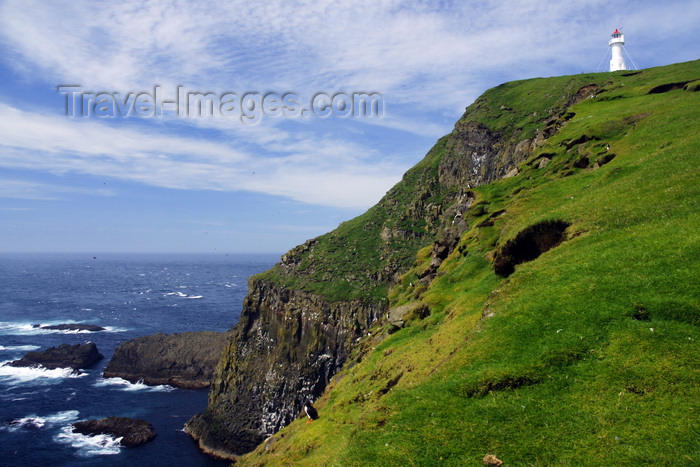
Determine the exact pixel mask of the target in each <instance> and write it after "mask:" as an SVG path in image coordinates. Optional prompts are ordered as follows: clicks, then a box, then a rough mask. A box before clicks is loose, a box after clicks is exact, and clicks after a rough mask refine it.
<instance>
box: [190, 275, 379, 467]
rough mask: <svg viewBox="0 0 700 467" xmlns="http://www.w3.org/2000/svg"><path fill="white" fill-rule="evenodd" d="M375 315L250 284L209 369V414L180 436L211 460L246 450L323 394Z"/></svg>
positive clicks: (369, 308) (366, 308) (370, 309)
mask: <svg viewBox="0 0 700 467" xmlns="http://www.w3.org/2000/svg"><path fill="white" fill-rule="evenodd" d="M382 311H383V307H382V306H381V305H379V304H377V303H365V302H363V301H362V300H352V301H349V302H329V301H328V300H326V299H324V298H323V297H321V296H319V295H317V294H313V293H309V292H304V291H300V290H290V289H287V288H285V287H280V286H278V285H276V284H274V283H271V282H269V281H264V280H259V281H255V282H253V283H252V284H251V286H250V292H249V295H248V297H247V298H246V300H245V303H244V310H243V313H242V315H241V319H240V322H239V324H238V325H237V326H236V328H235V335H234V338H233V339H232V340H231V341H230V343H229V344H228V346H227V348H226V351H225V352H224V355H223V357H222V359H221V361H220V362H219V365H218V366H217V368H216V372H215V374H214V379H213V382H212V386H211V391H210V396H209V407H208V409H207V411H206V412H205V413H203V414H201V415H198V416H196V417H195V418H194V419H192V420H191V421H190V422H189V423H188V424H187V426H186V429H187V431H188V433H190V434H191V435H193V436H194V437H195V438H197V439H198V440H199V442H200V446H201V447H202V448H203V449H204V450H205V451H208V452H210V453H212V454H215V455H218V456H219V457H229V455H230V454H231V453H236V454H240V453H244V452H247V451H249V450H251V449H253V448H254V447H255V446H257V445H258V444H259V443H260V442H261V441H263V440H264V439H265V437H266V436H268V435H271V434H273V433H275V432H276V431H278V430H279V429H280V428H282V427H284V426H286V425H287V424H289V423H290V422H291V421H292V420H294V419H295V418H296V417H297V416H298V415H299V411H300V410H301V407H302V406H303V404H304V401H306V400H307V399H309V398H310V399H315V398H317V397H318V396H319V395H320V394H321V393H322V392H323V389H324V388H325V387H326V385H327V384H328V382H329V380H330V378H331V377H332V376H333V375H334V374H335V373H336V372H337V371H338V370H339V369H340V368H341V367H342V365H343V364H344V363H345V359H346V357H347V353H348V350H349V348H350V346H351V345H352V342H353V341H354V340H355V339H357V338H358V337H360V335H361V334H362V332H363V331H364V330H365V329H367V328H368V327H369V326H370V324H371V323H372V322H373V321H375V320H376V319H377V318H378V317H379V316H380V314H381V313H382Z"/></svg>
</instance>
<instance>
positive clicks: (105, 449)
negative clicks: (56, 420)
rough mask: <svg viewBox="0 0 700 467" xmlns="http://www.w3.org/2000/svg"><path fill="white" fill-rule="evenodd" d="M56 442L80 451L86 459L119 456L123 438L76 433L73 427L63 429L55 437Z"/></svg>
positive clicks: (79, 453)
mask: <svg viewBox="0 0 700 467" xmlns="http://www.w3.org/2000/svg"><path fill="white" fill-rule="evenodd" d="M54 440H56V442H59V443H63V444H69V445H71V446H72V447H74V448H76V449H77V450H78V455H80V456H85V457H91V456H104V455H113V454H119V451H120V450H121V448H122V446H121V444H120V442H121V440H122V438H121V437H119V438H114V437H112V436H110V435H105V434H100V435H83V434H80V433H74V432H73V426H72V425H68V426H64V427H63V428H61V432H60V433H59V434H57V435H56V436H55V437H54Z"/></svg>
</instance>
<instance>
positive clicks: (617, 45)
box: [608, 29, 627, 71]
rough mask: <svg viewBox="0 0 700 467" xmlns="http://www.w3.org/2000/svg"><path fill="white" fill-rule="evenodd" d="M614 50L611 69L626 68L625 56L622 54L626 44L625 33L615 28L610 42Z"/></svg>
mask: <svg viewBox="0 0 700 467" xmlns="http://www.w3.org/2000/svg"><path fill="white" fill-rule="evenodd" d="M608 45H610V48H611V50H612V59H610V71H619V70H626V69H627V64H625V58H624V57H623V56H622V47H623V46H624V45H625V35H624V34H622V33H621V32H620V31H618V30H617V29H615V32H614V33H612V39H610V42H608Z"/></svg>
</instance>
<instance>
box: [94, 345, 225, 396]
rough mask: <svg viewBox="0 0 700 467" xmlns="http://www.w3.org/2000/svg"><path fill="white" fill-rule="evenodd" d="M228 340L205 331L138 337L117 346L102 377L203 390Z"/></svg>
mask: <svg viewBox="0 0 700 467" xmlns="http://www.w3.org/2000/svg"><path fill="white" fill-rule="evenodd" d="M229 338H230V334H229V333H225V332H208V331H202V332H185V333H182V334H162V333H161V334H155V335H151V336H144V337H138V338H136V339H132V340H129V341H126V342H123V343H121V344H119V346H118V347H117V348H116V349H115V350H114V355H113V356H112V358H111V359H110V361H109V363H108V364H107V368H105V371H104V377H105V378H117V377H118V378H124V379H126V380H128V381H131V382H132V383H136V382H138V381H143V382H144V383H145V384H148V385H159V384H169V385H171V386H175V387H178V388H183V389H200V388H206V387H208V386H209V384H210V383H211V380H212V374H213V372H214V368H215V367H216V364H217V362H218V361H219V358H220V356H221V351H222V350H223V349H224V347H225V346H226V342H227V341H228V340H229Z"/></svg>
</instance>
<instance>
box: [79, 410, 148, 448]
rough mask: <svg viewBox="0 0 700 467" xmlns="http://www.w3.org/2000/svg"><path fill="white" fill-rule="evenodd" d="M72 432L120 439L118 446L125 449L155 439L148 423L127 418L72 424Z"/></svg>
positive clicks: (109, 418) (108, 418)
mask: <svg viewBox="0 0 700 467" xmlns="http://www.w3.org/2000/svg"><path fill="white" fill-rule="evenodd" d="M73 432H74V433H80V434H83V435H91V436H94V435H102V434H105V435H110V436H113V437H114V438H121V441H120V444H121V445H122V446H127V447H135V446H140V445H142V444H145V443H147V442H149V441H151V440H152V439H153V438H155V437H156V433H155V431H153V426H152V425H151V424H150V423H148V422H147V421H145V420H138V419H133V418H128V417H107V418H102V419H99V420H86V421H84V422H76V423H74V424H73Z"/></svg>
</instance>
